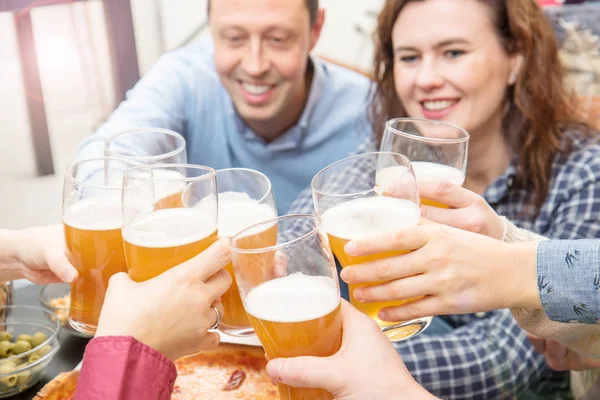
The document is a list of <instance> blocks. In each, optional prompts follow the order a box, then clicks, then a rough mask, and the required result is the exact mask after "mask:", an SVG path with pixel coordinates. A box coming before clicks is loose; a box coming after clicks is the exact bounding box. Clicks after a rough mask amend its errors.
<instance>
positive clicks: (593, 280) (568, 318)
mask: <svg viewBox="0 0 600 400" xmlns="http://www.w3.org/2000/svg"><path fill="white" fill-rule="evenodd" d="M537 275H538V290H539V292H540V299H541V300H542V305H543V306H544V311H545V312H546V314H547V315H548V318H550V319H551V320H553V321H558V322H580V323H584V324H598V323H600V240H598V239H581V240H545V241H543V242H541V243H540V245H539V247H538V252H537Z"/></svg>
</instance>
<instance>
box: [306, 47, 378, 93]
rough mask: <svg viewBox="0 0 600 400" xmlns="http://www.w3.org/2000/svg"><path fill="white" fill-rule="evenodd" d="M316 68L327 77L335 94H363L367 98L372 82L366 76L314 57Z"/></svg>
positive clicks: (329, 85)
mask: <svg viewBox="0 0 600 400" xmlns="http://www.w3.org/2000/svg"><path fill="white" fill-rule="evenodd" d="M311 59H312V61H313V62H314V64H315V68H320V69H321V71H322V73H323V74H324V76H325V79H326V82H327V87H328V88H329V89H330V90H331V91H332V92H334V93H335V94H340V93H349V92H352V93H355V94H359V93H362V94H364V95H365V101H366V96H367V94H368V92H369V88H370V87H371V82H372V81H371V80H370V79H369V78H368V77H367V76H366V75H364V74H361V73H359V72H356V71H353V70H351V69H349V68H346V67H343V66H341V65H337V64H334V63H332V62H329V61H325V60H323V59H322V58H320V57H317V56H312V57H311Z"/></svg>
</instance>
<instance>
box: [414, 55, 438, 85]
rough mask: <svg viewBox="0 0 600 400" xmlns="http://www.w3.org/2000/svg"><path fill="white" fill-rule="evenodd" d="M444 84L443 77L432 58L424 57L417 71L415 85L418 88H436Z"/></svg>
mask: <svg viewBox="0 0 600 400" xmlns="http://www.w3.org/2000/svg"><path fill="white" fill-rule="evenodd" d="M443 84H444V77H443V75H442V73H441V71H440V69H439V66H438V65H437V63H436V62H435V60H434V59H431V58H429V59H424V60H423V62H422V63H421V64H420V65H419V70H418V71H417V79H416V85H417V87H419V89H423V90H431V89H436V88H438V87H440V86H442V85H443Z"/></svg>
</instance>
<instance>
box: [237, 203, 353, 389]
mask: <svg viewBox="0 0 600 400" xmlns="http://www.w3.org/2000/svg"><path fill="white" fill-rule="evenodd" d="M274 226H275V227H276V229H277V232H278V238H277V242H276V243H274V244H273V245H271V246H267V247H265V246H264V241H263V240H262V238H260V234H261V233H262V232H266V231H268V230H270V229H273V227H274ZM299 228H300V229H299ZM231 246H232V258H233V267H234V270H235V275H236V278H237V284H238V287H239V290H240V294H241V297H242V301H243V303H244V307H245V308H246V312H247V313H248V317H249V318H250V322H251V323H252V326H253V327H254V331H255V332H256V335H257V336H258V339H259V340H260V342H261V344H262V345H263V347H264V348H265V351H266V352H267V355H268V356H269V357H270V358H271V359H273V358H277V357H298V356H318V357H327V356H331V355H333V354H335V353H336V352H337V351H338V350H339V349H340V346H341V342H342V315H341V313H340V312H339V311H340V294H339V287H338V280H337V274H336V270H335V263H334V260H333V255H332V254H331V250H330V247H329V242H328V239H327V236H326V235H325V234H323V233H321V224H320V219H319V218H318V217H317V216H314V215H288V216H285V217H279V218H276V219H271V220H268V221H265V222H262V223H260V224H257V225H254V226H252V227H250V228H248V229H246V230H244V231H242V232H240V233H238V234H237V235H236V236H234V237H233V238H232V239H231ZM277 387H278V389H279V395H280V397H281V399H283V400H296V399H311V400H321V399H333V397H332V396H331V394H330V393H328V392H327V391H325V390H322V389H306V388H293V387H289V386H286V385H283V384H281V383H278V384H277Z"/></svg>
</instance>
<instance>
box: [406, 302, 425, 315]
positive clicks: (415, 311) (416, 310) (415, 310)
mask: <svg viewBox="0 0 600 400" xmlns="http://www.w3.org/2000/svg"><path fill="white" fill-rule="evenodd" d="M405 309H406V314H407V315H408V316H409V319H415V318H419V317H420V316H421V312H420V311H421V308H420V306H419V305H418V304H417V303H415V302H412V301H411V302H409V303H407V304H406V305H405Z"/></svg>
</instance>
